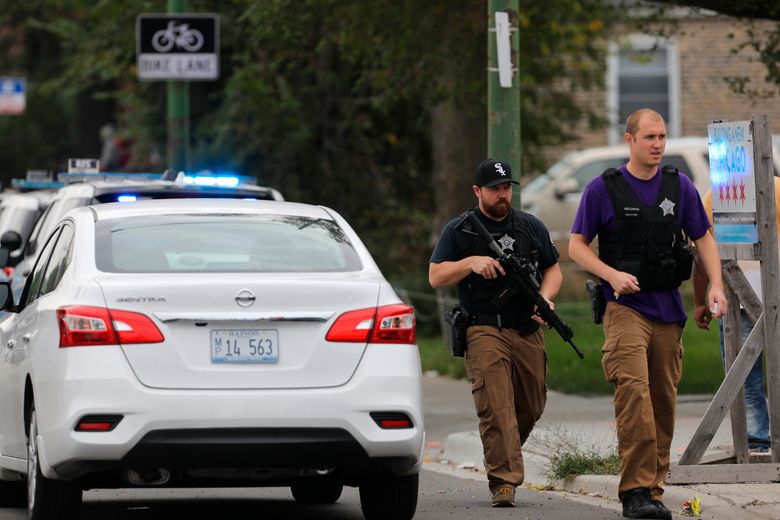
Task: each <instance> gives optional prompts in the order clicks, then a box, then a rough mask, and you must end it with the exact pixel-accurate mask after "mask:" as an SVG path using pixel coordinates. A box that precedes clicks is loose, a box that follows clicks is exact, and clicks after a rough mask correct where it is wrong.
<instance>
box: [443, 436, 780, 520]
mask: <svg viewBox="0 0 780 520" xmlns="http://www.w3.org/2000/svg"><path fill="white" fill-rule="evenodd" d="M523 453H524V459H525V465H526V479H525V482H524V484H523V485H524V486H552V487H554V488H555V489H558V490H562V491H566V492H570V493H577V494H585V495H591V496H598V497H601V498H604V499H607V500H613V501H615V502H618V503H619V501H618V498H617V496H618V483H619V480H620V479H619V477H618V476H617V475H580V476H577V477H573V478H570V479H565V480H556V481H552V482H551V481H550V480H549V479H548V478H547V476H546V472H545V471H544V470H545V469H546V467H547V463H548V462H549V458H547V457H546V456H545V454H543V453H539V450H527V449H525V448H524V449H523ZM441 459H442V462H443V463H448V464H450V465H452V466H455V467H458V468H473V469H476V470H479V471H481V472H484V470H485V467H484V463H483V455H482V442H481V440H480V438H479V433H478V432H476V431H466V432H457V433H452V434H450V435H449V436H447V440H446V442H445V444H444V450H443V452H442V454H441ZM483 474H484V473H483ZM724 486H728V485H724ZM747 486H751V485H749V484H748V485H747ZM751 487H752V486H751ZM718 489H727V488H725V487H724V488H718V487H717V486H712V485H710V486H706V485H705V486H700V487H687V486H679V485H667V486H665V487H664V502H665V503H666V505H667V507H668V508H669V509H671V510H672V511H673V512H675V516H676V517H680V518H681V517H682V515H680V514H679V513H678V512H677V511H679V510H680V508H681V506H682V504H683V503H684V502H686V501H688V500H692V499H694V498H695V497H696V496H700V497H701V502H702V512H701V516H700V517H699V518H702V519H707V520H717V519H724V518H727V519H729V520H756V519H765V520H771V519H778V518H780V516H776V515H775V514H773V513H772V512H771V510H770V509H769V507H766V508H765V507H763V506H766V504H762V503H760V501H759V500H750V501H745V503H744V505H742V506H740V505H739V504H738V503H735V501H734V500H730V499H729V498H728V497H725V496H718V495H717V494H712V493H709V492H708V491H709V490H714V491H717V490H718ZM746 489H750V487H748V488H746ZM731 494H732V495H733V494H735V490H733V489H732V490H731ZM748 494H749V493H748ZM724 495H725V493H724ZM749 506H757V507H749Z"/></svg>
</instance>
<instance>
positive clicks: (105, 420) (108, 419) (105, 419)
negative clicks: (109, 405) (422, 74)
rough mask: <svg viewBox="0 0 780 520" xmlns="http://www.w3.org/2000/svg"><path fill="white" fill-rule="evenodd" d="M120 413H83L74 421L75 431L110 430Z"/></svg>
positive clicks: (119, 418)
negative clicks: (82, 415) (77, 420)
mask: <svg viewBox="0 0 780 520" xmlns="http://www.w3.org/2000/svg"><path fill="white" fill-rule="evenodd" d="M121 420H122V416H121V415H85V416H84V417H82V418H81V419H79V422H78V423H76V428H75V430H76V431H77V432H110V431H111V430H113V429H114V428H116V425H117V424H119V421H121Z"/></svg>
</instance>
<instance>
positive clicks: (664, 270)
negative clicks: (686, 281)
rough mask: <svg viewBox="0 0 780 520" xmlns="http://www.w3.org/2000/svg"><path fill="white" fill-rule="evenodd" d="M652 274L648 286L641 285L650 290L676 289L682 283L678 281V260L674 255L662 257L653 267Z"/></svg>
mask: <svg viewBox="0 0 780 520" xmlns="http://www.w3.org/2000/svg"><path fill="white" fill-rule="evenodd" d="M651 271H652V274H651V275H650V276H649V280H648V281H647V282H646V285H647V287H644V286H640V287H642V289H644V290H648V291H664V290H667V289H674V288H675V287H678V286H679V285H680V283H679V282H678V281H677V261H676V260H675V259H674V257H672V256H666V257H662V258H660V259H659V260H658V262H656V263H655V265H654V266H652V268H651Z"/></svg>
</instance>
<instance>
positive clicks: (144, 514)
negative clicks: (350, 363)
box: [0, 470, 622, 520]
mask: <svg viewBox="0 0 780 520" xmlns="http://www.w3.org/2000/svg"><path fill="white" fill-rule="evenodd" d="M420 484H421V486H420V497H419V501H418V505H417V514H416V516H415V519H418V520H443V519H449V520H453V519H455V520H461V519H462V520H467V519H468V520H471V519H473V518H480V519H483V518H485V519H491V518H515V519H517V518H520V519H545V520H547V519H549V520H566V519H579V520H589V519H594V520H595V519H612V518H614V519H619V518H622V516H621V515H620V512H619V511H618V509H617V506H616V504H614V503H612V502H610V501H606V500H602V499H597V498H590V497H582V496H579V495H573V494H565V493H560V492H549V491H536V490H531V489H524V488H519V489H518V494H517V504H518V505H517V507H515V508H511V509H510V508H505V509H495V508H491V507H490V502H489V498H488V495H487V490H486V485H485V483H484V482H480V481H475V480H471V479H468V478H465V479H464V478H459V477H456V476H452V475H445V474H440V473H436V472H432V471H427V470H426V471H423V474H422V478H421V481H420ZM24 518H27V511H26V510H25V509H8V508H6V509H0V519H2V520H22V519H24ZM107 518H111V519H133V520H135V519H137V520H162V519H166V520H169V519H171V518H187V519H197V518H204V519H205V518H209V519H213V518H266V519H285V520H292V519H301V520H309V519H312V520H313V519H320V520H329V519H332V520H336V519H340V520H360V519H362V518H363V515H362V513H361V511H360V500H359V497H358V491H357V489H355V488H345V490H344V494H343V495H342V498H341V499H340V500H339V501H338V503H336V504H333V505H327V506H303V505H300V504H297V503H296V502H295V501H294V500H293V498H292V495H291V494H290V491H289V490H288V489H284V488H259V489H258V488H254V489H218V490H204V489H192V490H99V491H88V492H86V493H85V494H84V506H83V510H82V514H81V519H82V520H98V519H100V520H105V519H107Z"/></svg>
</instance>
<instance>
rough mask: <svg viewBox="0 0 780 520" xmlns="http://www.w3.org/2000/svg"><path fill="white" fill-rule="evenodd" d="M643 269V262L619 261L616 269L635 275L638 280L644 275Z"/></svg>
mask: <svg viewBox="0 0 780 520" xmlns="http://www.w3.org/2000/svg"><path fill="white" fill-rule="evenodd" d="M641 268H642V261H641V260H617V261H616V262H615V269H617V270H618V271H623V272H624V273H629V274H633V275H634V276H636V277H637V278H642V276H641V274H642V273H640V270H641ZM640 284H641V281H640ZM640 287H641V285H640Z"/></svg>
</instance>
